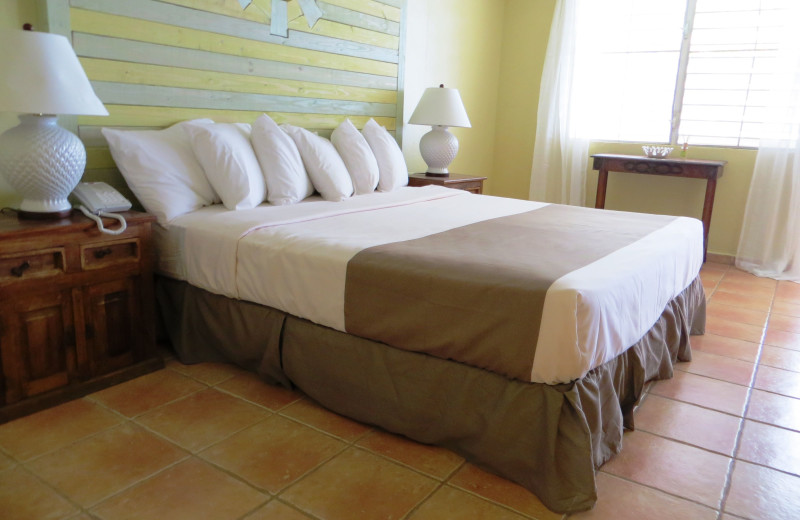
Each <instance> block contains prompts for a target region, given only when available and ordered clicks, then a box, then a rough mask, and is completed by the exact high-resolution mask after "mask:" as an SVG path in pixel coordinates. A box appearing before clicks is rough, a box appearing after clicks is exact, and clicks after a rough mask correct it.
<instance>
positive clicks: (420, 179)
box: [408, 173, 486, 194]
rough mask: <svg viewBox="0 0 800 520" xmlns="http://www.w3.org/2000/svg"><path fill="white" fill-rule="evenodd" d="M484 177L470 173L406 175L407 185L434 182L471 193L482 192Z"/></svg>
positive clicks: (421, 184)
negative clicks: (440, 175) (433, 175)
mask: <svg viewBox="0 0 800 520" xmlns="http://www.w3.org/2000/svg"><path fill="white" fill-rule="evenodd" d="M485 180H486V177H474V176H472V175H459V174H457V173H451V174H450V176H449V177H432V176H428V175H425V174H424V173H412V174H411V175H409V176H408V185H409V186H427V185H428V184H436V185H438V186H445V187H447V188H455V189H457V190H465V191H471V192H472V193H478V194H480V193H483V181H485Z"/></svg>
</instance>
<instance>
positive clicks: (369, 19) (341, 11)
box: [318, 2, 400, 36]
mask: <svg viewBox="0 0 800 520" xmlns="http://www.w3.org/2000/svg"><path fill="white" fill-rule="evenodd" d="M318 5H319V7H320V9H322V13H323V17H324V18H325V19H326V20H330V21H332V22H337V23H341V24H345V25H352V26H353V27H359V28H361V29H367V30H369V31H377V32H382V33H386V34H391V35H392V36H399V35H400V24H399V23H397V22H393V21H391V20H387V19H385V18H378V17H377V16H371V15H368V14H364V13H359V12H358V11H353V10H352V9H346V8H344V7H340V6H338V5H332V4H329V3H327V2H318Z"/></svg>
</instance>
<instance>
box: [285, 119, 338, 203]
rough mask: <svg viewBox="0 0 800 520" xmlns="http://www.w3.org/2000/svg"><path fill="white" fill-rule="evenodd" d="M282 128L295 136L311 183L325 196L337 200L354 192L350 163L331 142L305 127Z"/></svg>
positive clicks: (292, 136)
mask: <svg viewBox="0 0 800 520" xmlns="http://www.w3.org/2000/svg"><path fill="white" fill-rule="evenodd" d="M281 128H283V130H284V131H285V132H286V133H287V134H289V135H290V136H291V138H292V139H294V142H295V144H296V145H297V149H298V150H300V156H301V157H302V158H303V164H305V166H306V171H307V172H308V176H309V177H311V183H312V184H314V188H316V190H317V191H318V192H319V193H320V195H322V198H323V199H325V200H330V201H333V202H338V201H340V200H344V199H346V198H347V197H349V196H351V195H352V194H353V181H352V180H350V174H349V173H348V172H347V166H345V165H344V161H342V158H341V157H339V153H338V152H337V151H336V148H334V146H333V144H332V143H331V142H330V141H328V140H327V139H325V138H324V137H320V136H318V135H316V134H314V133H312V132H309V131H308V130H306V129H305V128H300V127H297V126H292V125H281Z"/></svg>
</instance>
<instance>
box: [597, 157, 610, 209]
mask: <svg viewBox="0 0 800 520" xmlns="http://www.w3.org/2000/svg"><path fill="white" fill-rule="evenodd" d="M606 184H608V170H607V169H606V168H605V166H604V167H601V168H600V170H599V173H598V175H597V199H596V200H595V203H594V207H595V208H598V209H603V208H605V207H606Z"/></svg>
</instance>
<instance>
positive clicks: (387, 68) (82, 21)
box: [70, 8, 397, 77]
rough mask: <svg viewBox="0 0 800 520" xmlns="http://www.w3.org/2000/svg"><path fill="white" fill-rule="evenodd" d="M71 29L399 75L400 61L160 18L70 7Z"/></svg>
mask: <svg viewBox="0 0 800 520" xmlns="http://www.w3.org/2000/svg"><path fill="white" fill-rule="evenodd" d="M70 18H71V20H72V30H73V31H74V32H83V33H88V34H97V35H102V36H111V37H115V38H125V39H129V40H137V41H143V42H149V43H158V44H162V45H169V46H174V47H183V48H187V49H197V50H205V51H210V52H214V53H218V54H226V55H230V56H240V57H246V58H257V59H263V60H272V61H281V62H285V63H293V64H295V65H299V66H313V67H323V68H330V69H338V70H348V71H352V72H363V73H367V74H382V75H385V76H394V77H396V76H397V64H396V63H390V62H384V61H378V60H373V59H369V58H358V57H353V56H345V55H342V54H334V53H331V52H324V51H315V50H308V49H301V48H298V47H290V46H288V45H279V44H275V43H267V42H263V41H256V40H250V39H247V38H240V37H236V36H227V35H226V36H225V37H224V38H221V37H219V35H218V34H215V33H212V32H208V31H202V30H198V29H188V28H185V27H178V26H174V25H169V24H166V23H161V22H150V21H148V20H141V19H137V18H130V17H126V16H119V15H113V14H106V13H100V12H96V11H87V10H84V9H76V8H72V9H70Z"/></svg>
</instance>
